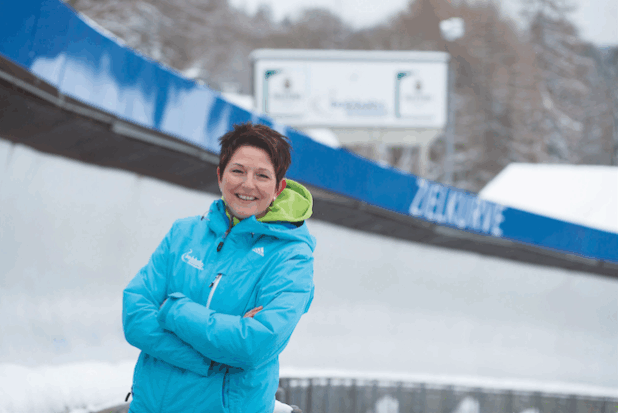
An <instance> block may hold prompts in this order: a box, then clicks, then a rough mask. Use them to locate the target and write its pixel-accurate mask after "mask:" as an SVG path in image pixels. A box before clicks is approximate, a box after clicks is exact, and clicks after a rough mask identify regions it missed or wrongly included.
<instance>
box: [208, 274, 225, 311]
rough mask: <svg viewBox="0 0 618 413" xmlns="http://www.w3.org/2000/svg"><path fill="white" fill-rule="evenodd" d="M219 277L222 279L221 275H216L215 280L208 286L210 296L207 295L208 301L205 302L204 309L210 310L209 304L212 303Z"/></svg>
mask: <svg viewBox="0 0 618 413" xmlns="http://www.w3.org/2000/svg"><path fill="white" fill-rule="evenodd" d="M221 277H223V274H221V273H219V274H217V276H216V277H215V280H214V281H213V282H211V283H210V285H209V287H210V294H208V301H207V302H206V309H209V308H210V302H211V301H212V296H213V295H214V294H215V290H216V289H217V286H218V285H219V281H221Z"/></svg>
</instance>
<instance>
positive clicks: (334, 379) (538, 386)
mask: <svg viewBox="0 0 618 413" xmlns="http://www.w3.org/2000/svg"><path fill="white" fill-rule="evenodd" d="M280 376H281V377H286V378H295V379H309V378H312V379H320V378H324V379H330V380H331V383H333V384H335V383H339V384H344V385H351V380H352V379H354V380H361V381H364V382H370V381H378V382H379V383H381V385H384V386H389V385H392V384H393V383H395V382H403V383H415V384H419V383H425V384H427V385H429V387H431V386H435V387H442V386H455V387H468V388H477V387H478V388H482V389H485V390H494V391H503V390H511V391H514V392H522V393H532V392H541V393H546V394H555V395H572V394H576V395H580V396H590V397H609V398H618V388H615V387H603V386H591V385H586V384H574V383H566V382H560V381H556V382H550V381H539V380H521V379H496V378H493V377H479V376H455V375H446V374H444V375H437V374H409V373H396V372H375V371H355V370H336V369H302V368H290V367H282V368H281V370H280Z"/></svg>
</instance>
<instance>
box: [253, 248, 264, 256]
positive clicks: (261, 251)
mask: <svg viewBox="0 0 618 413" xmlns="http://www.w3.org/2000/svg"><path fill="white" fill-rule="evenodd" d="M251 251H253V252H255V253H256V254H259V255H261V256H262V257H263V256H264V247H259V248H253V249H252V250H251Z"/></svg>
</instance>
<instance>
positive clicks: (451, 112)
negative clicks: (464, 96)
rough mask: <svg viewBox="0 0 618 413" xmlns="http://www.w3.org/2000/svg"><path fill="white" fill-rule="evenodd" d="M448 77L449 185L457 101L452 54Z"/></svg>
mask: <svg viewBox="0 0 618 413" xmlns="http://www.w3.org/2000/svg"><path fill="white" fill-rule="evenodd" d="M447 77H448V92H447V94H448V96H447V100H448V102H447V105H448V111H447V120H446V154H445V156H444V183H445V184H447V185H453V160H454V159H453V158H454V156H453V155H454V152H455V151H454V146H455V144H454V141H455V136H454V135H455V102H454V99H453V95H454V93H455V65H454V64H453V59H452V56H449V61H448V76H447Z"/></svg>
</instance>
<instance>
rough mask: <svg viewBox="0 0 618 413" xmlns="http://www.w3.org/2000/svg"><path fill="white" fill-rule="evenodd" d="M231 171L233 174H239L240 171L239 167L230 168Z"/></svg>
mask: <svg viewBox="0 0 618 413" xmlns="http://www.w3.org/2000/svg"><path fill="white" fill-rule="evenodd" d="M232 172H233V173H235V174H241V173H242V171H241V170H240V169H232Z"/></svg>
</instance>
